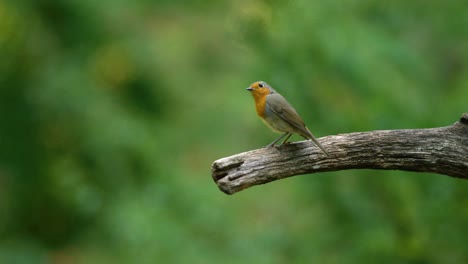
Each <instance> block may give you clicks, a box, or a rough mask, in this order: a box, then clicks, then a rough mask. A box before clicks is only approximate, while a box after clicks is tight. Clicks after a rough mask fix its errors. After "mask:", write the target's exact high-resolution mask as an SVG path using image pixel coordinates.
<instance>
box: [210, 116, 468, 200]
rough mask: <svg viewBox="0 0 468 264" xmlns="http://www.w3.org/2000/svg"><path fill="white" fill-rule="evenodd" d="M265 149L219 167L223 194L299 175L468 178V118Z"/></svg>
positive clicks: (216, 169)
mask: <svg viewBox="0 0 468 264" xmlns="http://www.w3.org/2000/svg"><path fill="white" fill-rule="evenodd" d="M320 143H321V144H322V145H323V146H324V148H326V149H327V151H328V152H329V153H330V155H331V157H330V158H327V157H326V156H325V155H324V154H323V152H321V150H320V149H319V148H318V147H316V146H315V145H314V144H313V143H312V142H311V141H300V142H295V143H291V144H286V145H282V146H278V147H270V148H261V149H257V150H252V151H248V152H244V153H239V154H236V155H233V156H230V157H226V158H222V159H219V160H216V161H215V162H213V165H212V177H213V179H214V181H215V182H216V184H217V185H218V187H219V189H220V190H221V191H223V192H225V193H227V194H233V193H236V192H238V191H241V190H243V189H246V188H249V187H251V186H254V185H259V184H265V183H268V182H271V181H275V180H279V179H283V178H287V177H291V176H294V175H300V174H306V173H316V172H323V171H339V170H348V169H379V170H403V171H416V172H432V173H438V174H442V175H447V176H451V177H457V178H463V179H468V113H465V114H463V115H462V117H461V118H460V120H459V121H458V122H456V123H455V124H453V125H451V126H447V127H439V128H428V129H401V130H377V131H370V132H356V133H349V134H339V135H335V136H326V137H322V138H320Z"/></svg>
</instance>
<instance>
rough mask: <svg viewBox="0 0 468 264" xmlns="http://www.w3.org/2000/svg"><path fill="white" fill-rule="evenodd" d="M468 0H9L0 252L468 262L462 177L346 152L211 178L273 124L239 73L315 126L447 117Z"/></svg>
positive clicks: (2, 82) (461, 72) (464, 42)
mask: <svg viewBox="0 0 468 264" xmlns="http://www.w3.org/2000/svg"><path fill="white" fill-rule="evenodd" d="M467 13H468V5H467V4H466V3H465V2H464V1H461V0H459V1H456V0H451V1H424V2H422V1H402V0H397V1H391V2H388V1H387V2H383V1H377V0H368V1H351V0H348V1H325V0H322V1H306V0H291V1H274V0H263V1H261V0H255V1H246V0H241V1H147V0H140V1H123V0H122V1H72V0H56V1H52V0H39V1H32V0H25V1H9V0H7V1H3V2H0V121H1V122H0V263H218V262H222V263H375V262H379V263H466V262H468V250H467V249H468V225H466V223H467V222H468V210H467V207H466V204H467V203H468V196H467V195H466V194H467V193H468V184H467V183H465V182H464V181H462V180H457V179H452V178H448V177H443V176H440V175H433V174H421V173H409V172H399V171H369V170H353V171H340V172H335V173H322V174H316V175H313V176H302V177H294V178H291V179H287V180H282V181H279V182H275V183H271V184H268V185H264V186H260V187H254V188H252V189H249V190H245V191H243V192H241V193H238V194H236V195H234V196H226V195H224V194H223V193H221V192H220V191H219V190H218V189H217V187H216V185H215V184H214V183H213V181H212V179H211V176H210V165H211V163H212V161H214V160H216V159H218V158H220V157H224V156H228V155H231V154H235V153H238V152H242V151H247V150H249V149H253V148H258V147H261V146H264V145H266V144H268V143H269V142H271V141H272V140H273V139H275V137H276V136H277V135H275V134H273V133H272V132H271V131H269V129H268V128H266V127H265V126H264V125H263V124H262V122H260V120H259V119H258V118H257V117H256V116H255V111H254V107H253V102H252V98H250V95H249V94H248V93H247V92H246V91H245V88H246V87H247V86H248V85H249V84H250V83H252V82H253V81H257V80H264V81H267V82H269V83H270V84H271V85H272V86H273V87H274V88H275V89H276V90H278V91H279V92H280V93H282V94H283V95H284V96H285V97H286V98H288V100H289V101H290V102H291V103H292V104H293V105H294V106H295V107H296V109H297V110H298V112H299V113H301V115H302V117H303V118H304V120H305V121H306V123H307V124H308V126H309V128H310V129H311V130H312V132H314V134H316V135H317V136H319V137H320V136H323V135H327V134H338V133H346V132H353V131H368V130H377V129H397V128H424V127H437V126H444V125H449V124H451V123H453V122H455V121H456V120H457V119H458V118H459V117H460V115H461V113H463V112H466V111H467V108H466V107H467V105H468V104H467V99H468V64H467V62H468V16H466V14H467ZM293 139H294V140H299V139H300V138H299V137H293ZM467 173H468V172H467Z"/></svg>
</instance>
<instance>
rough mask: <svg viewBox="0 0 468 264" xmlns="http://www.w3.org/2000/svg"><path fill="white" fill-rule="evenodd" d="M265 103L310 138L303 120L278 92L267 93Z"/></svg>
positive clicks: (300, 132)
mask: <svg viewBox="0 0 468 264" xmlns="http://www.w3.org/2000/svg"><path fill="white" fill-rule="evenodd" d="M266 104H267V105H268V106H269V108H270V109H271V111H273V112H274V113H275V114H277V115H278V116H279V117H281V119H283V120H284V121H286V122H288V123H289V124H290V125H291V126H293V127H294V128H296V129H297V132H298V133H299V134H300V135H301V136H303V137H305V138H310V136H311V135H309V134H310V132H309V131H308V130H307V128H306V127H305V123H304V120H302V118H301V117H300V116H299V114H298V113H297V112H296V110H295V109H294V108H293V107H292V106H291V105H290V104H289V103H288V101H286V99H284V97H283V96H282V95H280V94H278V93H273V94H270V95H268V98H267V100H266Z"/></svg>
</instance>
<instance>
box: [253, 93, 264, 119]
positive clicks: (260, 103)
mask: <svg viewBox="0 0 468 264" xmlns="http://www.w3.org/2000/svg"><path fill="white" fill-rule="evenodd" d="M253 96H254V99H255V109H256V110H257V115H258V116H259V117H261V118H265V105H266V98H267V96H266V95H265V94H260V93H254V94H253Z"/></svg>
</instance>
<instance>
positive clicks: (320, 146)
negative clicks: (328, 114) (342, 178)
mask: <svg viewBox="0 0 468 264" xmlns="http://www.w3.org/2000/svg"><path fill="white" fill-rule="evenodd" d="M306 130H307V132H309V133H308V135H307V137H306V138H308V139H310V140H312V141H313V142H314V143H315V145H317V147H319V148H320V149H321V150H322V151H323V153H325V154H326V155H327V156H328V157H330V154H329V153H328V152H327V151H326V150H325V149H324V148H323V146H322V145H321V144H320V143H319V142H318V140H317V139H316V138H315V137H314V135H313V134H312V132H310V130H309V129H308V128H307V127H306Z"/></svg>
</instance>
